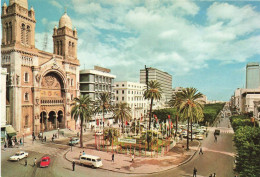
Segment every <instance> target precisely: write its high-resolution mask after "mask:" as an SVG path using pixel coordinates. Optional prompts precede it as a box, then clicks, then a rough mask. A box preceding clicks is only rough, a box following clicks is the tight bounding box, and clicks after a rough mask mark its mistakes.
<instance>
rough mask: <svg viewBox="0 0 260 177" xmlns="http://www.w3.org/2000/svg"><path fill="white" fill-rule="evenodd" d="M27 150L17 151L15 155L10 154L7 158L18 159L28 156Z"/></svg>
mask: <svg viewBox="0 0 260 177" xmlns="http://www.w3.org/2000/svg"><path fill="white" fill-rule="evenodd" d="M28 155H29V154H28V152H24V151H19V152H16V153H15V155H13V156H11V157H10V158H9V159H10V160H11V161H19V160H21V159H23V158H25V157H28Z"/></svg>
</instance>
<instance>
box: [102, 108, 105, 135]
mask: <svg viewBox="0 0 260 177" xmlns="http://www.w3.org/2000/svg"><path fill="white" fill-rule="evenodd" d="M102 113H103V121H102V122H103V132H104V125H105V113H104V108H102Z"/></svg>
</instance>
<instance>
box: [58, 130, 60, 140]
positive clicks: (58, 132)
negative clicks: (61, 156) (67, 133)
mask: <svg viewBox="0 0 260 177" xmlns="http://www.w3.org/2000/svg"><path fill="white" fill-rule="evenodd" d="M59 136H60V128H58V138H59Z"/></svg>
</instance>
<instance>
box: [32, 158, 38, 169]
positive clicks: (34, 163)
mask: <svg viewBox="0 0 260 177" xmlns="http://www.w3.org/2000/svg"><path fill="white" fill-rule="evenodd" d="M36 162H37V159H36V158H34V162H33V166H34V167H35V165H36Z"/></svg>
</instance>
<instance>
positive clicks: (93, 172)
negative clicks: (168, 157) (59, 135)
mask: <svg viewBox="0 0 260 177" xmlns="http://www.w3.org/2000/svg"><path fill="white" fill-rule="evenodd" d="M217 124H218V125H217V128H218V129H220V130H221V134H220V136H218V141H217V142H214V135H213V131H214V130H215V129H216V127H212V128H209V130H210V132H209V135H208V137H207V138H206V139H204V140H203V141H202V149H203V152H204V154H203V155H199V154H196V155H195V156H194V158H193V159H192V160H191V161H189V162H188V163H186V164H185V165H182V166H180V167H178V168H174V169H171V170H168V171H164V172H160V173H155V174H151V175H129V174H122V173H114V172H110V171H106V170H102V169H91V168H88V167H85V166H78V165H76V171H72V164H71V163H70V162H68V161H67V160H66V159H64V157H63V155H64V153H65V152H66V151H68V150H70V147H69V146H68V145H67V141H68V140H65V141H59V142H58V141H56V143H59V144H55V143H52V142H47V143H44V144H42V143H38V144H34V145H33V146H31V147H30V148H29V149H27V152H29V157H28V159H27V160H28V166H25V165H24V161H25V160H24V159H23V160H21V161H19V162H10V161H8V158H9V157H10V156H11V155H13V154H14V153H15V152H16V151H18V150H19V149H16V148H13V149H8V150H7V151H2V157H1V169H2V170H1V176H3V177H16V176H24V177H34V176H36V177H46V176H48V177H52V176H55V177H56V176H57V177H67V176H78V177H81V176H82V177H83V176H84V177H85V176H91V177H92V176H98V177H109V176H113V177H114V176H115V177H124V176H147V177H157V176H167V177H168V176H173V177H175V176H176V177H180V176H192V172H193V168H194V167H196V168H197V170H198V173H197V174H198V176H209V175H210V174H212V173H216V174H217V176H218V177H233V176H234V174H233V161H234V157H233V156H234V152H235V148H234V146H233V141H232V137H233V133H232V129H231V128H228V125H229V119H228V118H222V119H221V121H220V123H218V122H217ZM91 138H93V135H87V136H85V137H84V139H85V140H86V141H87V140H88V139H91ZM44 155H49V156H50V157H51V163H50V166H49V167H48V168H39V166H36V167H33V165H32V164H33V159H34V158H37V160H38V162H39V161H40V159H41V157H43V156H44ZM38 165H39V164H38Z"/></svg>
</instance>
